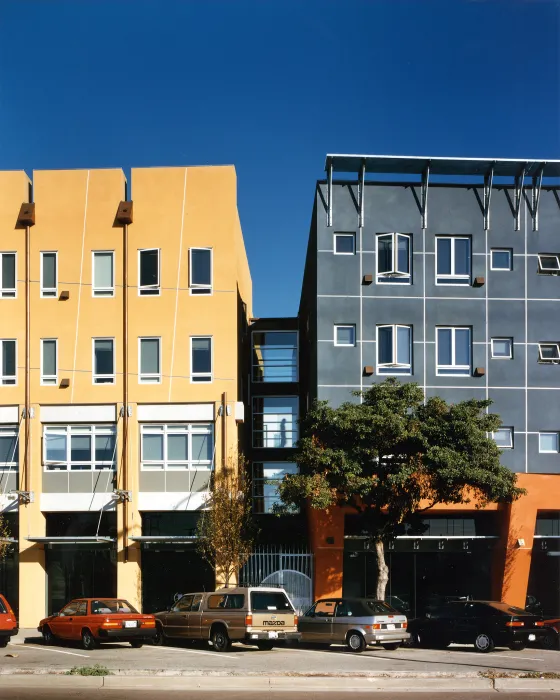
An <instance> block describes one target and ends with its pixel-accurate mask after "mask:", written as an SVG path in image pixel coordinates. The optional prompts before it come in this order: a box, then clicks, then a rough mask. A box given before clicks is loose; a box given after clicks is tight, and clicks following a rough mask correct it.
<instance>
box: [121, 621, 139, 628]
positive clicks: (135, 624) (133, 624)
mask: <svg viewBox="0 0 560 700" xmlns="http://www.w3.org/2000/svg"><path fill="white" fill-rule="evenodd" d="M124 626H125V627H138V621H137V620H125V621H124Z"/></svg>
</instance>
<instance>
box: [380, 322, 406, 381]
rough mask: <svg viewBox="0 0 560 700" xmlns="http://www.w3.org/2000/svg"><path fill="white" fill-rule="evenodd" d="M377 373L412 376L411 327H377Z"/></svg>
mask: <svg viewBox="0 0 560 700" xmlns="http://www.w3.org/2000/svg"><path fill="white" fill-rule="evenodd" d="M377 373H378V374H412V326H400V325H390V326H377Z"/></svg>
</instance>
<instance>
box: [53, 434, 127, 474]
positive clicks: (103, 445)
mask: <svg viewBox="0 0 560 700" xmlns="http://www.w3.org/2000/svg"><path fill="white" fill-rule="evenodd" d="M116 451H117V431H116V426H114V425H46V426H44V427H43V464H44V466H45V469H46V470H47V471H83V470H86V471H88V470H89V471H92V470H95V471H99V470H103V469H115V455H116Z"/></svg>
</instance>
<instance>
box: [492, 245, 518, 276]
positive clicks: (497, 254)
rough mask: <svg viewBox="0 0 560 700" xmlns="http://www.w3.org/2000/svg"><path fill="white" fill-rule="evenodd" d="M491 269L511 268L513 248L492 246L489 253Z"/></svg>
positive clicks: (506, 269)
mask: <svg viewBox="0 0 560 700" xmlns="http://www.w3.org/2000/svg"><path fill="white" fill-rule="evenodd" d="M490 269H491V270H505V271H510V270H513V250H512V249H511V248H492V250H491V253H490Z"/></svg>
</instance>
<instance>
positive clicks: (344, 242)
mask: <svg viewBox="0 0 560 700" xmlns="http://www.w3.org/2000/svg"><path fill="white" fill-rule="evenodd" d="M334 252H335V254H336V255H354V253H355V252H356V234H355V233H335V234H334Z"/></svg>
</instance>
